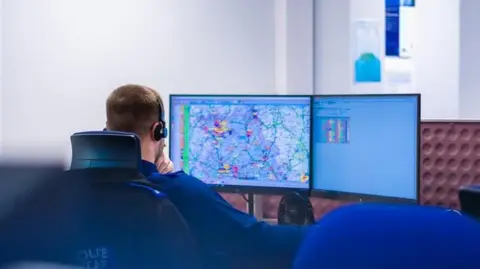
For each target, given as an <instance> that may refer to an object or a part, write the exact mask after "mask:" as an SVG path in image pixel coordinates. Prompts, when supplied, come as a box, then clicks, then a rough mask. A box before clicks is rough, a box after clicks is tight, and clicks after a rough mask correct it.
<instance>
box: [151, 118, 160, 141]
mask: <svg viewBox="0 0 480 269" xmlns="http://www.w3.org/2000/svg"><path fill="white" fill-rule="evenodd" d="M157 126H158V122H155V123H154V124H153V125H152V128H151V129H150V138H151V139H152V140H153V141H156V140H155V128H157Z"/></svg>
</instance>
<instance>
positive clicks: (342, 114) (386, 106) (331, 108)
mask: <svg viewBox="0 0 480 269" xmlns="http://www.w3.org/2000/svg"><path fill="white" fill-rule="evenodd" d="M419 109H420V96H419V95H369V96H366V95H350V96H316V97H314V100H313V111H312V115H313V122H312V123H313V137H312V143H313V144H312V146H313V149H312V170H313V183H312V186H313V189H314V191H315V190H317V191H322V192H326V193H329V194H332V193H337V194H340V195H341V194H347V195H352V196H354V197H368V196H370V198H372V197H373V198H375V197H376V198H381V197H383V198H394V199H400V200H405V201H416V200H417V198H418V177H419V173H418V169H419V165H418V161H419V144H418V143H419V141H418V140H419V121H420V116H419V114H420V111H419ZM376 198H375V199H376Z"/></svg>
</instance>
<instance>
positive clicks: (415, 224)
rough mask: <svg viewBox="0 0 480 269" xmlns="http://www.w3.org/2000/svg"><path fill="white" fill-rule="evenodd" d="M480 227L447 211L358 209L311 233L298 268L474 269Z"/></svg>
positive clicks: (339, 212) (337, 214) (333, 215)
mask: <svg viewBox="0 0 480 269" xmlns="http://www.w3.org/2000/svg"><path fill="white" fill-rule="evenodd" d="M478 242H480V224H479V223H478V222H476V221H475V220H473V219H472V218H469V217H465V216H462V215H460V214H458V213H457V212H453V211H451V210H445V209H444V208H438V207H428V206H418V205H386V204H369V203H365V204H357V205H349V206H344V207H341V208H339V209H336V210H334V211H332V212H330V213H329V214H327V215H326V216H324V217H323V218H322V219H321V220H319V221H318V222H317V223H316V224H314V225H313V226H312V227H311V228H310V231H309V233H308V234H307V236H306V237H305V240H304V242H303V243H302V246H301V247H300V249H299V252H298V254H297V257H296V260H295V262H294V266H293V269H317V268H318V269H320V268H321V269H337V268H339V269H340V268H368V269H377V268H378V269H384V268H389V269H404V268H437V269H456V268H462V269H475V268H478V254H479V251H478Z"/></svg>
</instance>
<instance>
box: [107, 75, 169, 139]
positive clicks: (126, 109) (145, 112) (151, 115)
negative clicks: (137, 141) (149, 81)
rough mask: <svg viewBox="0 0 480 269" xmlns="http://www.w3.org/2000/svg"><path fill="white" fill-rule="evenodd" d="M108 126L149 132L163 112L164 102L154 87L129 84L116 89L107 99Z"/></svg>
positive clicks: (142, 133) (115, 129)
mask: <svg viewBox="0 0 480 269" xmlns="http://www.w3.org/2000/svg"><path fill="white" fill-rule="evenodd" d="M106 106H107V125H108V126H107V128H108V129H109V130H111V131H120V132H132V133H135V134H137V135H139V136H144V135H146V134H148V133H149V132H150V131H151V129H152V126H153V124H154V123H155V122H157V121H158V120H159V115H160V113H163V111H159V110H163V102H162V98H161V97H160V95H159V94H158V93H157V92H156V91H155V90H153V89H151V88H148V87H144V86H141V85H135V84H128V85H124V86H120V87H118V88H117V89H115V90H114V91H113V92H112V93H111V94H110V96H108V99H107V104H106Z"/></svg>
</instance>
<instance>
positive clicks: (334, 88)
mask: <svg viewBox="0 0 480 269" xmlns="http://www.w3.org/2000/svg"><path fill="white" fill-rule="evenodd" d="M372 1H373V2H372ZM314 2H315V5H314ZM477 2H478V1H477ZM475 3H476V2H475V1H474V0H465V1H462V29H461V30H462V37H461V38H462V50H463V51H462V65H461V66H460V65H459V62H460V59H459V55H460V47H459V39H460V37H459V22H460V17H459V12H457V11H458V10H459V5H460V4H459V0H422V1H417V8H416V9H417V13H418V14H417V15H418V17H417V20H418V27H417V44H416V51H415V74H414V78H415V81H414V83H415V87H414V88H413V89H412V91H414V92H420V93H422V95H423V104H422V105H423V109H422V114H423V116H424V118H456V117H459V116H461V117H476V118H479V117H480V110H479V109H476V108H475V104H476V103H475V102H474V101H473V100H477V99H478V98H476V97H477V95H478V94H479V93H478V92H479V91H476V90H475V89H476V85H477V84H478V83H477V80H478V78H477V77H479V76H477V75H476V72H475V70H477V69H478V68H475V66H476V65H475V64H476V63H477V62H479V61H477V60H476V59H477V58H475V57H473V56H476V52H475V51H474V50H475V49H476V47H478V46H477V45H476V43H477V42H480V41H478V38H477V39H475V37H476V36H478V35H477V34H476V33H477V32H476V31H478V29H477V27H475V25H476V23H467V22H466V21H468V20H474V19H476V17H477V16H476V13H475V12H474V11H475V10H476V9H475V7H476V6H475ZM467 11H470V13H467ZM0 13H1V15H3V16H2V21H1V24H2V25H0V26H1V28H2V30H3V34H2V37H1V38H2V39H3V40H0V41H2V42H0V44H1V47H2V48H1V53H2V55H0V56H2V61H1V63H2V64H1V66H0V69H2V70H1V71H2V72H1V74H2V76H1V77H0V79H1V82H2V83H1V85H0V87H1V88H0V101H1V107H2V108H1V109H0V117H1V119H0V120H1V121H0V126H1V127H2V131H1V132H0V134H1V135H2V137H0V140H1V141H2V146H3V151H4V152H6V153H7V154H12V153H15V154H19V155H25V154H32V152H31V150H30V149H26V147H31V146H35V147H42V148H43V149H42V150H43V151H45V149H46V148H48V149H49V151H51V152H52V153H58V152H61V154H64V152H65V151H66V152H69V151H68V147H69V142H68V137H69V135H70V134H71V133H73V132H75V131H80V130H91V129H101V128H102V127H103V125H104V121H105V118H104V100H105V97H106V96H107V95H108V93H109V92H110V91H111V90H112V89H113V88H114V87H116V86H118V85H120V84H123V83H143V84H146V85H150V86H152V87H154V88H156V89H158V90H159V91H160V92H161V93H162V94H163V96H164V97H167V96H168V94H170V93H227V92H230V93H266V94H267V93H280V94H284V93H291V94H310V93H313V92H314V90H315V92H317V93H364V92H388V91H389V90H388V88H386V87H385V83H384V82H382V83H379V84H363V85H355V84H353V79H352V77H353V66H352V51H351V45H352V39H351V38H352V36H351V31H352V22H353V21H354V20H356V19H377V20H378V21H379V22H380V23H381V25H382V26H384V19H385V16H384V15H385V14H384V0H335V1H333V0H316V1H314V0H229V1H225V0H136V1H133V0H69V1H65V0H42V1H38V0H3V5H2V9H1V12H0ZM314 13H315V22H314ZM381 33H382V34H383V33H384V31H383V29H382V30H381ZM467 33H470V34H467ZM467 36H468V39H467ZM384 38H385V37H384V35H382V36H380V39H381V42H382V43H383V41H384ZM381 48H382V54H383V49H384V46H383V45H382V46H381ZM382 61H384V59H383V58H382ZM460 67H461V69H460ZM459 69H460V71H461V72H460V71H459ZM460 73H461V74H460ZM384 75H385V74H383V77H384V78H385V76H384ZM460 76H461V78H462V84H461V89H462V90H461V91H460V92H459V87H460ZM19 148H20V149H19ZM22 148H23V149H22Z"/></svg>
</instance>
